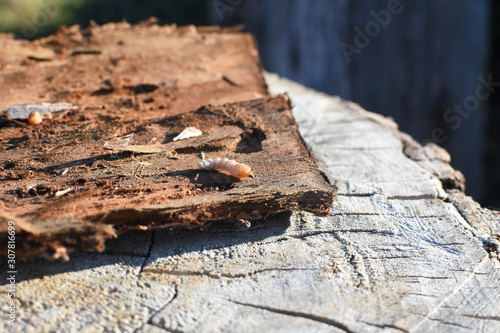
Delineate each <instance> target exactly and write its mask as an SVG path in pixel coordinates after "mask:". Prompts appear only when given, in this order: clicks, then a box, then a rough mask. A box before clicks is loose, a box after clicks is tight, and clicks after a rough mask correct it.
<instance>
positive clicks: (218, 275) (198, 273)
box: [143, 267, 319, 279]
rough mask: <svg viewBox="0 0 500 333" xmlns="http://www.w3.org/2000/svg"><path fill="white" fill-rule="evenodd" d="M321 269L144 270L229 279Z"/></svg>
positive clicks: (147, 271)
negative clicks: (235, 271) (239, 270)
mask: <svg viewBox="0 0 500 333" xmlns="http://www.w3.org/2000/svg"><path fill="white" fill-rule="evenodd" d="M316 270H319V269H315V268H293V267H291V268H265V269H260V270H255V271H253V272H245V273H236V274H231V273H213V272H208V271H183V270H176V269H173V270H164V269H156V268H145V269H144V270H143V272H145V273H153V274H167V275H177V276H206V277H209V278H212V279H220V278H229V279H237V278H247V277H249V276H252V275H256V274H260V273H265V272H272V271H316Z"/></svg>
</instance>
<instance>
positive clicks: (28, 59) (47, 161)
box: [0, 21, 335, 259]
mask: <svg viewBox="0 0 500 333" xmlns="http://www.w3.org/2000/svg"><path fill="white" fill-rule="evenodd" d="M146 37H147V38H146ZM0 43H2V44H3V46H4V48H3V49H0V59H4V60H3V61H4V63H3V64H2V66H1V67H0V87H3V88H5V89H0V110H5V112H4V113H2V114H0V118H2V119H1V120H3V122H2V121H0V204H1V206H0V254H7V242H6V239H7V231H8V228H7V223H8V221H9V220H11V221H15V222H16V227H17V233H16V244H17V246H16V255H17V257H18V259H20V258H29V257H33V256H45V257H49V258H50V257H52V258H58V257H64V258H67V253H70V252H72V251H74V250H78V251H102V250H103V248H104V241H105V240H106V239H108V238H111V237H113V236H115V234H119V233H122V232H124V231H126V230H130V229H141V230H144V229H148V228H156V227H185V228H194V227H203V226H205V225H206V224H207V223H212V222H216V221H221V220H238V221H240V223H243V224H248V223H250V221H252V220H255V219H261V218H263V217H266V216H269V215H271V214H276V213H280V212H285V211H287V212H289V211H297V210H306V211H310V212H313V213H317V214H320V215H327V214H328V212H329V211H330V208H331V203H332V201H333V199H334V196H335V188H334V187H333V186H332V185H331V184H329V183H328V181H327V179H326V177H325V176H324V174H322V173H321V172H320V171H319V169H318V167H317V164H316V162H315V160H314V157H313V156H312V155H311V154H310V152H309V151H308V149H307V147H306V146H305V144H304V141H303V140H302V138H301V137H300V135H299V132H298V129H297V124H296V123H295V120H294V118H293V116H292V110H291V107H290V101H289V99H288V97H287V96H286V95H277V96H268V92H267V87H266V84H265V81H264V78H263V76H262V73H261V70H260V62H259V57H258V53H257V50H256V47H255V44H254V41H253V39H252V36H251V35H249V34H244V33H235V32H230V31H225V30H221V29H216V28H212V29H208V28H199V29H197V28H195V27H182V28H177V27H176V26H163V27H159V26H157V25H155V24H154V22H153V21H148V22H145V23H142V24H140V25H137V26H130V25H128V24H127V23H119V24H114V23H111V24H107V25H105V26H92V27H90V28H88V29H85V30H81V29H79V28H78V27H76V26H75V27H70V28H63V29H61V31H59V32H58V33H57V34H56V35H53V36H49V37H47V38H44V39H42V40H39V41H34V42H27V41H18V40H14V39H13V38H11V37H10V36H5V35H0ZM42 51H43V52H42ZM37 52H38V53H41V54H42V55H43V57H42V56H41V55H39V56H34V54H38V53H37ZM42 58H43V59H42ZM28 87H29V88H28ZM7 88H8V89H7ZM246 100H250V101H248V102H245V101H246ZM219 103H223V104H222V105H221V104H219ZM34 110H39V113H40V114H42V115H43V117H44V119H43V121H42V123H41V124H39V125H33V124H30V123H27V122H26V118H28V116H29V115H30V114H31V113H32V112H34ZM48 115H50V116H49V117H47V116H48ZM187 127H195V128H196V130H197V131H198V132H199V134H200V135H199V136H196V137H191V138H186V139H184V140H177V138H178V135H179V134H180V133H182V132H183V131H184V130H185V129H186V128H187ZM203 158H229V159H232V160H236V161H237V162H241V163H246V164H248V165H250V167H251V168H252V169H253V174H255V178H247V179H241V180H239V179H236V178H234V177H231V176H229V175H228V174H226V173H224V172H217V171H208V170H201V169H200V168H199V167H198V166H197V163H198V162H199V161H201V160H202V159H203Z"/></svg>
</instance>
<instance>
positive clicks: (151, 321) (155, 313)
mask: <svg viewBox="0 0 500 333" xmlns="http://www.w3.org/2000/svg"><path fill="white" fill-rule="evenodd" d="M178 293H179V292H178V290H177V286H176V285H174V296H173V297H172V298H171V299H170V300H169V301H168V302H167V303H165V304H163V306H162V307H161V308H160V309H158V310H156V311H154V312H153V313H152V314H151V315H150V316H149V319H148V320H146V321H145V322H144V323H143V324H142V326H141V327H140V328H138V329H137V330H136V331H135V332H138V331H139V330H141V329H142V328H143V327H144V325H146V324H149V325H152V326H155V327H158V328H161V329H162V330H165V331H167V332H177V331H173V330H170V329H167V328H165V327H162V326H160V325H158V324H156V323H154V322H153V318H154V316H156V315H157V314H158V313H160V312H161V311H163V309H165V308H166V307H167V305H169V304H170V303H172V302H173V301H174V300H175V299H176V298H177V295H178Z"/></svg>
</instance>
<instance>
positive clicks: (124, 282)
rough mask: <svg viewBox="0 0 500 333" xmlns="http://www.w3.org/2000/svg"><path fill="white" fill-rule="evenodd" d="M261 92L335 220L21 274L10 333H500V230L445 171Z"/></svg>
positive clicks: (278, 86)
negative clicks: (298, 142)
mask: <svg viewBox="0 0 500 333" xmlns="http://www.w3.org/2000/svg"><path fill="white" fill-rule="evenodd" d="M266 78H267V82H268V85H269V89H270V92H271V93H282V92H287V93H288V94H289V96H290V98H291V99H292V101H293V103H294V105H295V108H294V116H295V118H296V120H297V122H298V124H299V130H300V132H301V134H302V136H303V137H304V140H305V141H306V143H307V145H308V146H309V147H310V149H311V150H312V151H313V152H314V154H315V156H316V159H317V161H318V163H319V165H320V167H321V168H322V170H323V171H324V172H325V174H326V175H327V176H328V178H329V179H330V181H331V182H333V183H334V184H336V186H337V187H338V197H337V199H336V201H335V202H334V205H333V208H332V209H331V212H330V214H329V216H327V217H318V216H314V215H312V214H310V213H306V212H297V213H293V214H291V215H284V216H283V215H282V216H278V217H273V218H270V219H267V220H265V221H262V222H259V223H257V224H253V225H252V226H251V227H250V228H243V229H241V228H237V227H235V226H233V225H223V224H216V225H212V226H209V227H207V228H206V229H205V230H190V231H188V230H156V231H145V232H141V231H130V232H127V233H125V234H123V235H122V237H120V238H118V239H115V240H112V241H110V242H108V248H109V249H108V250H107V253H105V254H88V253H79V254H75V255H74V256H72V259H71V261H69V262H65V263H61V262H46V261H43V260H41V259H34V260H31V261H29V262H26V263H23V264H20V265H19V267H18V271H19V275H18V277H19V278H20V279H21V280H20V281H18V282H17V285H16V286H17V296H18V297H17V304H16V305H17V324H16V325H17V326H16V327H15V329H13V328H12V327H11V326H9V325H8V324H7V320H8V312H7V309H6V308H5V305H4V306H3V311H2V312H1V315H0V316H1V317H2V329H3V330H4V331H5V330H7V331H9V332H14V331H23V332H35V331H41V330H47V331H51V330H57V329H58V328H59V329H60V330H63V331H64V330H68V331H70V330H72V331H77V330H86V331H113V330H118V331H122V332H163V331H177V332H202V331H203V332H207V331H208V332H235V331H242V332H257V331H259V332H260V331H296V332H298V331H302V332H303V331H318V332H332V331H333V332H382V331H383V332H469V331H482V332H497V331H499V330H500V306H499V305H500V287H499V286H498V281H499V279H500V264H499V261H498V249H499V248H498V232H499V230H500V216H499V215H498V213H496V212H492V211H489V210H487V209H483V208H481V207H480V206H479V205H478V204H476V203H475V202H474V200H473V199H472V198H470V197H466V196H465V195H464V193H463V191H462V188H463V182H464V179H463V177H462V176H461V174H460V173H458V172H456V171H454V170H453V169H452V168H451V167H450V166H449V164H448V163H449V155H448V154H447V153H446V152H445V151H444V150H442V149H440V148H439V147H437V146H435V145H428V146H425V147H422V146H420V145H419V144H418V143H416V142H414V141H413V140H412V139H411V138H410V137H408V136H407V135H405V134H403V133H401V132H399V131H398V128H397V125H396V124H395V123H394V122H393V121H392V120H390V119H388V118H384V117H382V116H380V115H377V114H373V113H370V112H367V111H364V110H363V109H362V108H361V107H359V106H358V105H356V104H353V103H351V102H348V101H344V100H341V99H340V98H337V97H331V96H328V95H325V94H322V93H318V92H315V91H312V90H309V89H306V88H304V87H302V86H300V85H298V84H296V83H293V82H290V81H288V80H284V79H279V78H278V77H276V76H273V75H268V76H267V77H266ZM2 267H4V266H2ZM2 273H5V270H3V271H2ZM2 281H3V283H6V282H5V281H6V277H5V276H2ZM1 288H2V289H1V291H2V293H6V292H7V291H8V288H9V286H8V285H3V286H2V287H1Z"/></svg>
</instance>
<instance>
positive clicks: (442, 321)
mask: <svg viewBox="0 0 500 333" xmlns="http://www.w3.org/2000/svg"><path fill="white" fill-rule="evenodd" d="M429 320H430V321H438V322H440V323H442V324H445V325H450V326H457V327H460V328H466V329H469V330H472V327H468V326H464V325H460V324H457V323H452V322H449V321H445V320H442V319H440V318H429Z"/></svg>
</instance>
